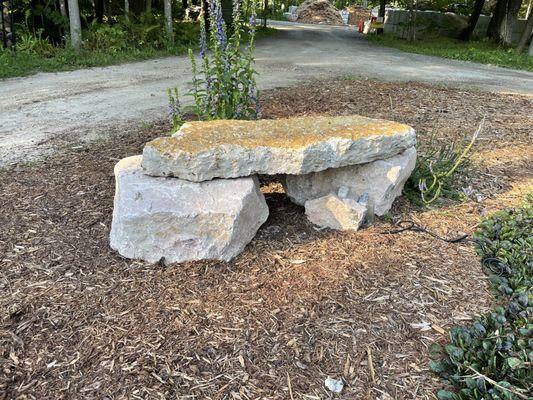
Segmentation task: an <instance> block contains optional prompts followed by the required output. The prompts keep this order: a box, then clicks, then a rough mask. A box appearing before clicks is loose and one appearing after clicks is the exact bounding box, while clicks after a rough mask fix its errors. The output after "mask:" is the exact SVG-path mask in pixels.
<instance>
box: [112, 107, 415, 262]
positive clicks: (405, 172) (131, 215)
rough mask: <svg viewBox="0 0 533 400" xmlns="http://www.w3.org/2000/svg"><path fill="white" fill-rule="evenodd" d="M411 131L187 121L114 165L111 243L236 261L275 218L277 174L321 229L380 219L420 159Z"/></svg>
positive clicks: (311, 122) (130, 251) (294, 121)
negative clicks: (272, 203) (267, 184)
mask: <svg viewBox="0 0 533 400" xmlns="http://www.w3.org/2000/svg"><path fill="white" fill-rule="evenodd" d="M415 144H416V135H415V132H414V130H413V129H412V128H411V127H409V126H407V125H403V124H399V123H396V122H391V121H385V120H377V119H370V118H365V117H360V116H347V117H301V118H291V119H280V120H259V121H235V120H234V121H209V122H189V123H186V124H184V125H183V126H182V127H181V129H180V130H179V131H178V132H177V133H175V134H174V135H173V136H172V137H164V138H158V139H155V140H153V141H151V142H149V143H147V144H146V146H145V147H144V150H143V154H142V156H135V157H129V158H126V159H123V160H121V161H120V162H119V163H118V164H117V165H116V167H115V177H116V193H115V204H114V211H113V222H112V227H111V234H110V242H111V247H112V248H114V249H116V250H117V251H118V252H119V253H120V254H121V255H123V256H125V257H128V258H140V259H144V260H147V261H150V262H157V261H160V260H163V261H164V262H166V263H170V262H182V261H191V260H200V259H219V260H226V261H228V260H230V259H232V258H233V257H235V256H236V255H237V254H239V253H240V252H241V251H242V250H243V249H244V247H245V246H246V245H247V244H248V243H249V242H250V241H251V240H252V239H253V237H254V235H255V233H256V232H257V230H258V229H259V227H260V226H261V225H262V224H263V223H264V222H265V221H266V219H267V217H268V207H267V205H266V202H265V199H264V196H263V194H262V193H261V191H260V190H259V181H258V179H257V175H259V174H266V175H280V176H281V180H282V184H283V186H284V188H285V192H286V193H287V195H288V196H289V198H290V199H291V200H292V201H293V202H295V203H297V204H300V205H303V206H305V208H306V215H307V216H308V218H309V220H310V221H311V222H313V223H315V224H316V225H318V226H320V227H329V228H332V229H355V230H356V229H358V228H359V227H360V225H361V224H362V222H363V220H364V219H365V216H367V215H368V214H369V213H371V214H374V213H375V214H377V215H383V214H385V213H386V212H387V211H388V210H389V209H390V207H391V205H392V202H393V201H394V199H395V198H396V197H397V196H399V195H400V194H401V191H402V188H403V185H404V183H405V181H406V180H407V178H408V177H409V175H410V174H411V172H412V170H413V169H414V166H415V163H416V150H415Z"/></svg>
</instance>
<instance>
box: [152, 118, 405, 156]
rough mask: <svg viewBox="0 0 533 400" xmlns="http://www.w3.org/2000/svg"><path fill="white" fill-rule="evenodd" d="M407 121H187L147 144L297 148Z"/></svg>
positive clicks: (379, 131) (388, 129) (164, 149)
mask: <svg viewBox="0 0 533 400" xmlns="http://www.w3.org/2000/svg"><path fill="white" fill-rule="evenodd" d="M410 130H411V127H409V126H408V125H404V124H400V123H397V122H391V121H386V120H380V119H371V118H365V117H361V116H341V117H298V118H290V119H289V118H287V119H277V120H259V121H240V120H217V121H201V122H189V123H187V124H185V125H184V126H183V127H182V128H181V130H180V134H179V135H178V136H176V137H167V138H159V139H155V140H153V141H151V142H150V143H148V146H150V147H152V148H154V149H155V150H157V151H158V152H161V153H173V152H175V151H184V152H187V153H190V154H196V153H201V152H203V151H205V150H208V149H211V148H213V147H218V146H222V145H226V144H230V145H238V146H242V147H246V148H254V147H279V148H292V149H295V148H299V147H305V146H309V145H310V144H313V143H317V142H321V141H324V140H328V139H331V138H340V139H350V140H358V139H362V138H365V137H370V136H392V135H396V134H402V133H407V132H409V131H410Z"/></svg>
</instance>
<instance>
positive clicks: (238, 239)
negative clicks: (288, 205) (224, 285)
mask: <svg viewBox="0 0 533 400" xmlns="http://www.w3.org/2000/svg"><path fill="white" fill-rule="evenodd" d="M140 162H141V156H134V157H128V158H125V159H123V160H121V161H120V162H119V163H118V164H117V165H116V166H115V177H116V193H115V207H114V210H113V223H112V226H111V234H110V242H111V247H112V248H113V249H115V250H117V251H118V252H119V253H120V254H121V255H122V256H124V257H127V258H140V259H143V260H146V261H149V262H157V261H160V260H163V261H164V262H165V263H171V262H182V261H191V260H201V259H219V260H225V261H228V260H230V259H232V258H233V257H235V256H236V255H237V254H239V253H240V252H241V251H242V250H243V249H244V247H245V246H246V244H248V243H249V242H250V241H251V240H252V238H253V237H254V235H255V233H256V232H257V229H258V228H259V227H260V226H261V225H262V224H263V223H264V222H265V221H266V219H267V217H268V207H267V205H266V202H265V199H264V197H263V194H262V193H261V192H260V191H259V184H258V181H257V178H255V177H249V178H240V179H227V180H220V179H217V180H213V181H209V182H202V183H195V182H189V181H184V180H181V179H175V178H173V179H170V178H160V177H151V176H148V175H145V174H144V172H143V170H142V168H141V166H140Z"/></svg>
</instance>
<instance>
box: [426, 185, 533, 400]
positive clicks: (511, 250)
mask: <svg viewBox="0 0 533 400" xmlns="http://www.w3.org/2000/svg"><path fill="white" fill-rule="evenodd" d="M474 239H475V246H476V251H477V253H478V254H479V255H480V256H481V259H482V263H483V267H484V270H485V272H486V273H487V275H488V277H489V282H490V284H491V287H492V288H493V289H494V290H495V292H496V294H497V296H498V298H499V299H500V300H501V301H502V303H503V305H502V306H498V307H496V308H495V309H494V310H492V311H490V312H488V313H485V314H483V315H481V316H478V317H477V318H475V321H474V323H473V324H472V325H470V326H467V327H463V326H461V327H454V328H452V330H451V332H450V343H449V344H447V345H446V346H444V347H441V346H439V345H435V346H434V348H433V352H434V354H436V355H439V357H438V359H437V360H433V361H431V363H430V368H431V369H432V370H433V371H434V372H436V373H438V374H439V375H440V376H441V377H443V378H444V379H446V380H447V381H448V382H449V383H450V384H451V386H452V388H451V389H450V390H441V391H439V392H438V393H437V397H438V398H439V399H441V400H470V399H475V400H481V399H485V400H497V399H510V400H515V399H530V398H531V396H532V393H533V368H532V362H533V288H532V277H533V194H529V195H527V196H526V198H525V199H524V201H523V204H522V206H521V207H519V208H516V209H509V210H505V211H501V212H498V213H495V214H494V215H492V216H491V217H489V218H487V219H486V220H484V221H483V222H482V223H481V225H480V227H479V230H478V231H477V233H476V234H475V236H474Z"/></svg>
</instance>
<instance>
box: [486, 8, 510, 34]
mask: <svg viewBox="0 0 533 400" xmlns="http://www.w3.org/2000/svg"><path fill="white" fill-rule="evenodd" d="M507 2H508V0H498V1H497V3H496V7H495V8H494V11H493V13H492V18H491V19H490V22H489V26H488V28H487V37H489V38H491V39H494V40H498V41H499V40H500V34H499V32H500V25H501V24H502V21H503V18H504V16H505V10H506V9H507Z"/></svg>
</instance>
